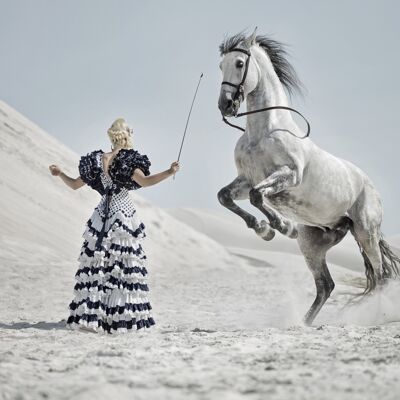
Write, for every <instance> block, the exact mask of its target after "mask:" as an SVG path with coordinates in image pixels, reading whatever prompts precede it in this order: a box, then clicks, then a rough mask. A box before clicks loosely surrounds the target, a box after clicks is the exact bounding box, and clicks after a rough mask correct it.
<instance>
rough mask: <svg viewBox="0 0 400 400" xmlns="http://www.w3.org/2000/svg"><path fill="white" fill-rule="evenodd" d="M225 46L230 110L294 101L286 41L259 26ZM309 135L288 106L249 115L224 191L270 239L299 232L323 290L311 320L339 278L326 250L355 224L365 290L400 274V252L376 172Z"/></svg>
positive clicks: (223, 97) (225, 103) (223, 199)
mask: <svg viewBox="0 0 400 400" xmlns="http://www.w3.org/2000/svg"><path fill="white" fill-rule="evenodd" d="M220 52H221V56H222V57H223V58H222V61H221V63H220V68H221V70H222V74H223V82H222V85H221V92H220V96H219V102H218V106H219V109H220V111H221V113H222V115H223V117H229V116H233V115H236V114H237V112H238V110H239V107H240V104H241V103H242V102H243V101H244V100H245V99H246V102H247V111H256V110H259V109H261V108H265V107H271V106H284V107H287V106H288V100H287V96H286V92H285V90H284V88H286V90H288V92H289V93H290V92H291V91H293V90H295V89H299V88H300V86H299V80H298V78H297V75H296V73H295V71H294V69H293V67H292V66H291V64H290V63H289V62H288V60H287V59H286V52H285V50H284V48H283V45H282V44H280V43H279V42H277V41H275V40H271V39H270V38H268V37H266V36H256V33H255V32H254V33H253V34H252V35H251V36H250V37H246V36H245V35H243V34H238V35H235V36H233V37H231V38H228V39H226V40H225V41H224V42H223V43H222V44H221V46H220ZM303 136H304V133H303V132H302V131H301V129H300V128H299V127H298V125H297V124H296V123H295V122H294V120H293V119H292V116H291V114H290V113H289V112H288V111H287V110H282V109H273V110H269V111H265V112H259V113H258V112H255V113H254V114H251V115H248V116H247V121H246V129H245V131H244V133H243V135H241V137H240V138H239V140H238V142H237V144H236V148H235V162H236V167H237V172H238V176H237V177H236V178H235V179H234V180H233V182H231V183H230V184H229V185H227V186H225V187H224V188H222V189H221V190H220V191H219V192H218V199H219V201H220V203H221V204H222V205H223V206H224V207H226V208H228V209H229V210H231V211H232V212H234V213H235V214H237V215H239V216H240V217H241V218H243V219H244V221H245V222H246V224H247V226H248V227H249V228H251V229H253V230H254V231H255V232H256V233H257V235H259V236H260V237H261V238H263V239H264V240H271V239H272V238H273V237H274V235H275V230H277V231H279V232H281V233H282V234H283V235H286V236H288V237H290V238H297V241H298V243H299V247H300V250H301V252H302V253H303V255H304V258H305V261H306V263H307V265H308V267H309V268H310V270H311V272H312V274H313V276H314V280H315V285H316V291H317V294H316V298H315V301H314V303H313V304H312V306H311V307H310V309H309V310H308V312H307V314H306V315H305V317H304V321H305V323H306V324H308V325H310V324H311V323H312V322H313V320H314V318H315V317H316V315H317V314H318V312H319V311H320V309H321V307H322V306H323V305H324V303H325V302H326V300H327V299H328V297H329V296H330V294H331V292H332V290H333V289H334V286H335V284H334V282H333V280H332V277H331V275H330V273H329V270H328V267H327V263H326V253H327V251H328V250H329V249H330V248H332V247H333V246H335V245H336V244H338V243H339V242H340V241H341V240H342V239H343V238H344V236H345V235H346V233H347V232H348V230H350V231H351V233H352V234H353V236H354V238H355V240H356V241H357V243H358V246H359V248H360V251H361V254H362V256H363V259H364V264H365V268H366V270H365V271H366V272H365V273H366V278H367V287H366V289H365V291H364V294H366V293H369V292H371V291H372V290H373V289H375V288H376V287H377V285H378V284H379V283H382V282H383V280H385V279H387V278H393V277H395V276H397V275H398V274H399V269H398V263H399V262H400V259H399V258H398V257H397V256H396V255H395V254H394V253H393V252H392V251H391V249H390V248H389V246H388V244H387V242H385V241H384V239H383V236H382V233H381V222H382V203H381V199H380V196H379V193H378V192H377V190H376V189H375V187H374V185H373V183H372V182H371V180H370V178H369V177H368V176H367V175H366V174H365V173H364V172H363V171H362V170H361V169H360V168H358V167H356V166H355V165H354V164H352V163H350V162H349V161H346V160H343V159H340V158H338V157H335V156H333V155H332V154H330V153H328V152H326V151H324V150H322V149H321V148H319V147H318V146H317V145H316V144H314V143H313V142H312V140H310V139H309V138H308V137H306V138H304V139H301V138H300V137H303ZM244 199H249V200H250V203H251V204H252V205H253V206H254V207H256V208H258V209H259V210H260V211H261V212H262V213H263V214H264V215H265V216H266V219H267V221H258V220H257V218H256V217H254V216H253V215H251V214H250V213H248V212H247V211H245V210H243V209H241V208H240V207H239V206H238V205H237V204H236V203H235V202H234V200H244Z"/></svg>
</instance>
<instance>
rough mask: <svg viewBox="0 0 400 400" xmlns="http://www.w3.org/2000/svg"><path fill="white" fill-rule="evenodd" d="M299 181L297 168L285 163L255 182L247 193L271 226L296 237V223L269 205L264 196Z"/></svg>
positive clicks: (266, 196) (299, 175) (295, 184)
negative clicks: (266, 176) (258, 181)
mask: <svg viewBox="0 0 400 400" xmlns="http://www.w3.org/2000/svg"><path fill="white" fill-rule="evenodd" d="M300 182H301V174H300V173H299V171H298V169H296V168H290V167H289V166H287V165H285V166H283V167H281V168H280V169H278V170H277V171H275V172H274V173H272V174H271V175H270V176H269V177H268V178H266V179H264V180H263V181H262V182H260V183H259V184H257V185H256V186H255V187H254V188H252V189H251V190H250V193H249V197H250V202H251V204H253V206H255V207H257V208H258V209H259V210H260V211H261V212H262V213H263V214H264V215H265V216H266V217H267V218H268V220H269V223H270V224H271V226H272V228H274V229H276V230H278V231H279V232H281V233H282V234H283V235H285V236H288V237H290V238H296V237H297V235H298V232H297V227H296V224H295V223H293V222H292V221H290V220H288V219H286V218H284V217H282V215H281V214H279V213H278V212H276V211H275V210H274V209H272V208H271V207H269V206H268V205H267V204H266V203H265V202H264V198H268V197H269V196H272V195H274V194H276V193H279V192H281V191H283V190H285V189H288V188H290V187H293V186H297V185H298V184H300Z"/></svg>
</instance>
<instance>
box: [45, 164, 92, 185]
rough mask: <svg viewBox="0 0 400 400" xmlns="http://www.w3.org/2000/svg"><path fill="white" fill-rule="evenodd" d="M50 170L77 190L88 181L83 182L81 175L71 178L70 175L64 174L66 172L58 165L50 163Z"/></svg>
mask: <svg viewBox="0 0 400 400" xmlns="http://www.w3.org/2000/svg"><path fill="white" fill-rule="evenodd" d="M49 170H50V173H51V174H52V175H53V176H59V177H60V178H61V180H62V181H63V182H64V183H65V184H66V185H67V186H69V187H70V188H71V189H74V190H76V189H79V188H81V187H82V186H84V185H86V183H85V182H83V180H82V178H81V177H80V176H78V177H77V178H71V177H70V176H68V175H66V174H64V172H62V171H61V168H60V167H59V166H58V165H54V164H51V165H49Z"/></svg>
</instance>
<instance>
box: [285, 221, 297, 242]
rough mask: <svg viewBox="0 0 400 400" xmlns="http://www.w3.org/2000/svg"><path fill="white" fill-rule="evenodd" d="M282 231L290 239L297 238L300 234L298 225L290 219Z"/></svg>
mask: <svg viewBox="0 0 400 400" xmlns="http://www.w3.org/2000/svg"><path fill="white" fill-rule="evenodd" d="M282 233H283V234H284V235H285V236H287V237H289V238H290V239H297V237H298V236H299V231H298V230H297V225H296V224H294V223H293V222H290V221H289V222H287V223H286V225H285V229H284V230H283V232H282Z"/></svg>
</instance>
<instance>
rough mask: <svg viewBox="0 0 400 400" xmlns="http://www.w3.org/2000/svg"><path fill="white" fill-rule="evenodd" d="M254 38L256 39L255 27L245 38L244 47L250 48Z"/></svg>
mask: <svg viewBox="0 0 400 400" xmlns="http://www.w3.org/2000/svg"><path fill="white" fill-rule="evenodd" d="M256 37H257V27H255V29H254V32H253V33H252V34H251V35H250V36H249V37H248V38H246V41H245V45H246V47H248V48H249V47H251V46H253V44H254V43H255V42H256Z"/></svg>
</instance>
